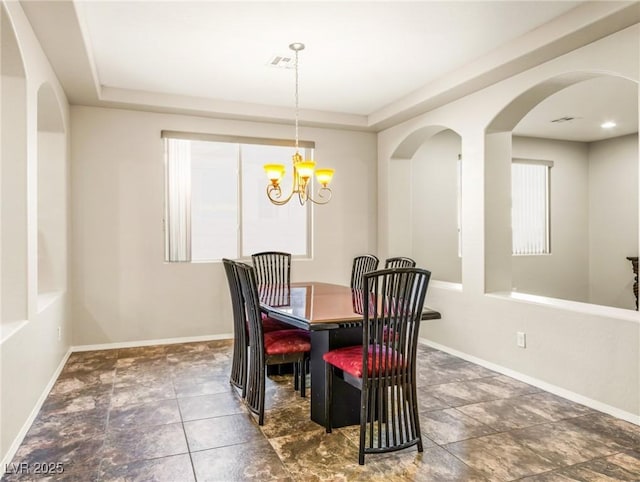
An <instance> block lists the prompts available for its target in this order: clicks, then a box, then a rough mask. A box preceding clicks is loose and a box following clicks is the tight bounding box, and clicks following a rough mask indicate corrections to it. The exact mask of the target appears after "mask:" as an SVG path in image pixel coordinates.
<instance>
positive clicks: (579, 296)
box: [485, 72, 639, 309]
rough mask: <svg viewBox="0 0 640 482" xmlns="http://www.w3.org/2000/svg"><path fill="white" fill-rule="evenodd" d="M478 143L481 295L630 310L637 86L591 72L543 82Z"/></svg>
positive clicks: (635, 202)
mask: <svg viewBox="0 0 640 482" xmlns="http://www.w3.org/2000/svg"><path fill="white" fill-rule="evenodd" d="M606 122H613V123H615V124H616V125H615V126H613V127H607V125H609V126H611V124H606ZM485 149H486V152H485V162H486V165H485V179H486V181H485V182H486V184H485V222H486V225H485V232H486V239H485V245H486V257H485V262H486V291H512V292H520V293H527V294H533V295H540V296H545V297H550V298H558V299H565V300H571V301H580V302H586V303H592V304H599V305H605V306H612V307H617V308H626V309H636V299H635V296H634V287H633V282H634V276H633V271H632V264H631V263H630V261H629V260H627V257H637V256H638V244H639V243H638V230H639V227H638V199H639V197H638V85H637V83H636V82H634V81H630V80H628V79H624V78H621V77H615V76H611V75H603V74H594V73H590V72H581V73H572V74H567V75H563V76H559V77H556V78H553V79H550V80H548V81H546V82H543V83H541V84H539V85H537V86H535V87H533V88H532V89H530V90H528V91H527V92H525V93H523V94H521V95H520V96H519V97H518V98H516V99H515V100H513V101H512V102H511V103H510V104H509V105H508V106H507V107H505V109H503V110H502V111H501V112H500V114H499V115H498V116H497V117H496V118H495V119H494V120H493V122H492V123H491V124H490V126H489V127H488V128H487V131H486V144H485ZM536 165H537V167H535V166H536ZM524 166H528V167H524ZM527 170H529V171H527ZM525 171H526V172H534V171H539V172H542V171H544V172H545V173H546V174H545V175H546V176H547V177H546V180H545V181H534V180H533V177H527V176H533V175H532V174H524V175H523V174H522V172H525ZM523 176H524V177H523ZM523 179H524V180H523ZM540 179H542V178H540ZM536 186H537V187H536ZM539 186H543V187H542V188H539ZM544 190H546V192H544ZM543 198H544V203H545V206H543V205H541V204H537V205H534V204H528V205H527V206H528V207H527V208H526V209H529V211H526V209H525V210H519V209H520V208H519V206H521V205H522V204H521V203H523V202H524V203H527V202H529V203H533V202H535V200H536V199H538V200H539V199H543ZM525 207H526V206H525ZM544 209H546V213H544V216H546V222H545V223H546V224H544V223H541V222H539V221H538V220H539V219H541V217H540V216H542V215H543V214H542V213H543V210H544ZM532 213H534V214H532ZM543 224H544V225H543ZM543 230H544V231H545V232H544V233H542V231H543ZM545 237H546V239H543V238H545ZM540 240H542V241H540ZM543 241H544V242H546V246H543V245H542V244H540V243H542V242H543ZM527 242H529V243H532V244H530V245H526V244H525V243H527Z"/></svg>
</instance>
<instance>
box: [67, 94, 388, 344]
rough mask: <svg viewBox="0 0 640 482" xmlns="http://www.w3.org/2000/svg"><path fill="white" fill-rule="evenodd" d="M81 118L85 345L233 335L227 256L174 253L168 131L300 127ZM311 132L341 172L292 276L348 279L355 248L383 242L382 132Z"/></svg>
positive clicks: (261, 133)
mask: <svg viewBox="0 0 640 482" xmlns="http://www.w3.org/2000/svg"><path fill="white" fill-rule="evenodd" d="M71 127H72V139H71V186H72V197H73V200H74V201H73V207H72V218H73V220H74V222H73V231H72V243H73V246H74V253H75V256H74V259H73V262H72V279H73V281H72V283H73V293H74V304H73V319H74V344H75V345H87V344H106V343H115V342H135V341H142V340H155V339H171V338H180V337H195V336H210V335H227V334H231V333H232V332H233V325H232V314H231V302H230V298H229V290H228V285H227V281H226V278H225V275H224V269H223V266H222V263H220V262H212V263H165V262H164V236H163V229H162V227H163V216H164V150H163V149H164V148H163V142H162V139H161V137H160V132H161V131H162V130H163V129H166V130H175V131H186V132H202V133H213V134H223V135H242V136H252V137H264V138H281V139H289V138H291V135H292V133H293V131H292V127H291V126H287V125H281V124H267V123H255V122H243V121H231V120H220V119H210V118H202V117H190V116H180V115H170V114H159V113H150V112H139V111H129V110H122V109H107V108H97V107H80V106H74V107H72V109H71ZM300 133H301V137H302V138H303V139H309V140H313V141H315V144H316V148H315V152H314V154H315V158H316V160H317V162H318V163H320V162H321V161H322V164H326V165H328V166H331V167H335V169H336V174H335V178H334V181H333V183H332V189H333V198H332V200H331V202H330V203H329V204H327V205H324V206H314V207H313V220H314V222H313V235H312V243H313V248H312V249H313V259H309V260H294V261H293V266H292V273H291V274H292V279H293V280H294V281H296V280H316V281H333V282H338V283H343V284H348V283H349V276H350V273H351V264H352V260H353V257H354V256H356V255H358V254H362V253H363V252H371V253H376V251H377V244H376V232H377V225H376V204H377V196H376V177H377V176H376V152H377V146H376V136H375V134H374V133H369V132H355V131H345V130H336V129H322V128H310V127H302V128H301V129H300ZM354 180H357V182H354ZM220 182H225V180H224V179H221V180H220ZM265 184H266V178H265ZM211 188H212V189H215V186H211ZM265 236H268V233H265Z"/></svg>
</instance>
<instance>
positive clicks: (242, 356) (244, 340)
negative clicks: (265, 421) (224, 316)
mask: <svg viewBox="0 0 640 482" xmlns="http://www.w3.org/2000/svg"><path fill="white" fill-rule="evenodd" d="M222 263H223V264H224V271H225V274H226V275H227V282H228V283H229V293H230V294H231V306H232V308H233V358H232V359H231V376H230V378H229V381H230V382H231V384H232V385H235V386H236V387H238V388H239V389H240V390H242V398H244V397H245V396H246V393H247V353H248V352H247V345H248V343H249V334H248V333H247V325H246V315H245V309H244V298H243V297H242V291H241V288H240V280H239V278H238V270H237V268H236V263H235V262H234V261H231V260H230V259H223V260H222Z"/></svg>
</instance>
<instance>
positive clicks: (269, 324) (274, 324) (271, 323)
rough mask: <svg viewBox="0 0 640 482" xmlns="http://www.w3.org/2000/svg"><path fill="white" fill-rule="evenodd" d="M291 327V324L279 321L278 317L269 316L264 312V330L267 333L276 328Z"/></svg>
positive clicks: (285, 328)
mask: <svg viewBox="0 0 640 482" xmlns="http://www.w3.org/2000/svg"><path fill="white" fill-rule="evenodd" d="M290 329H291V325H287V324H286V323H283V322H282V321H278V320H276V319H273V318H271V317H270V316H267V314H266V313H262V330H263V331H264V332H265V333H268V332H270V331H276V330H290Z"/></svg>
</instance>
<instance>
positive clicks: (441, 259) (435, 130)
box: [390, 125, 462, 283]
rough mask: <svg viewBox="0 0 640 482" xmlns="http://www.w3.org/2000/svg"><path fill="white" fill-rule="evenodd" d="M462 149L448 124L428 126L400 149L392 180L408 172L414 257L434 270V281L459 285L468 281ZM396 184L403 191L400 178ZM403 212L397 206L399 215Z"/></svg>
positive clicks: (411, 251) (407, 211)
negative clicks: (463, 243)
mask: <svg viewBox="0 0 640 482" xmlns="http://www.w3.org/2000/svg"><path fill="white" fill-rule="evenodd" d="M461 151H462V138H461V137H460V135H459V134H458V133H457V132H455V131H454V130H452V129H450V128H448V127H446V126H442V125H432V126H424V127H421V128H419V129H417V130H415V131H414V132H412V133H411V134H409V135H408V136H407V137H406V138H405V139H404V140H403V141H402V142H401V143H400V144H399V145H398V147H397V148H396V149H395V150H394V153H393V156H392V160H391V165H390V168H391V173H392V176H394V177H395V175H397V172H400V173H402V174H403V176H402V177H404V178H405V183H408V184H409V186H410V189H409V191H408V192H409V195H408V198H407V203H408V206H406V207H405V208H404V209H406V215H408V217H409V219H408V226H409V230H410V233H401V235H402V236H404V237H407V238H408V239H409V241H410V256H411V257H413V258H414V259H415V260H416V262H417V263H418V265H419V266H422V267H425V268H427V269H429V270H430V271H431V273H432V279H434V280H439V281H447V282H453V283H461V282H462V259H461V248H460V243H461V237H460V235H461V225H460V207H461V206H460V202H461V184H460V174H461V160H460V154H461ZM394 171H396V172H394ZM395 181H396V185H397V188H396V189H401V187H400V186H401V184H400V179H396V180H395ZM405 185H406V184H405ZM401 209H402V208H400V207H399V206H396V211H397V213H396V214H399V211H400V210H401ZM391 254H393V255H403V253H401V252H393V253H391ZM404 255H407V254H406V253H404Z"/></svg>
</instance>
